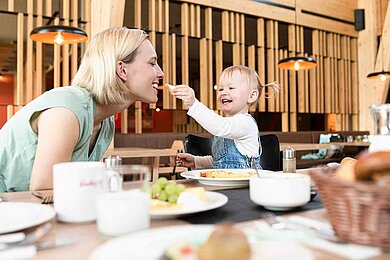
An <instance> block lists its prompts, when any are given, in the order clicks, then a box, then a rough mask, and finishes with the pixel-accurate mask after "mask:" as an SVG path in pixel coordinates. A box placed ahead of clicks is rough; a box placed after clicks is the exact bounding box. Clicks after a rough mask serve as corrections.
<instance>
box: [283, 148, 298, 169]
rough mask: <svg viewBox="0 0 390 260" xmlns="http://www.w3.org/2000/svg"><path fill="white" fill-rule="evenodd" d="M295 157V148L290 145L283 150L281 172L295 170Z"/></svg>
mask: <svg viewBox="0 0 390 260" xmlns="http://www.w3.org/2000/svg"><path fill="white" fill-rule="evenodd" d="M296 166H297V163H296V159H295V150H294V149H293V148H291V147H287V148H286V149H285V150H284V151H283V172H284V173H295V172H296Z"/></svg>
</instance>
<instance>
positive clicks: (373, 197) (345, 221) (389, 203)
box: [311, 168, 390, 251]
mask: <svg viewBox="0 0 390 260" xmlns="http://www.w3.org/2000/svg"><path fill="white" fill-rule="evenodd" d="M333 175H334V169H329V168H326V169H325V168H318V169H315V170H313V171H312V172H311V177H312V179H313V180H314V182H315V184H316V186H317V188H318V191H319V194H320V196H321V200H322V202H323V204H324V205H325V207H326V209H327V213H328V217H329V219H330V222H331V224H332V226H333V229H334V231H335V232H336V235H337V236H338V237H340V238H341V239H343V240H345V241H347V242H352V243H357V244H363V245H370V246H378V247H382V248H383V249H385V250H386V251H388V250H390V188H385V187H380V186H378V185H376V184H374V183H366V182H353V181H347V180H342V179H340V178H337V177H334V176H333Z"/></svg>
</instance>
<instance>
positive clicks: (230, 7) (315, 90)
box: [8, 0, 359, 133]
mask: <svg viewBox="0 0 390 260" xmlns="http://www.w3.org/2000/svg"><path fill="white" fill-rule="evenodd" d="M79 1H81V0H63V1H62V3H63V6H62V12H63V14H62V18H63V20H61V21H59V20H58V19H57V20H56V21H55V22H56V23H57V24H71V25H73V26H78V23H77V21H76V20H77V17H85V19H86V21H87V23H86V24H85V28H86V31H87V32H89V33H90V32H91V31H93V32H96V31H98V30H97V29H96V28H105V27H107V25H108V24H112V23H120V22H121V20H123V19H122V17H121V11H116V10H115V8H113V9H110V11H109V12H110V17H108V18H106V19H104V21H99V23H98V22H97V21H96V17H95V18H93V17H91V11H90V5H91V1H92V3H98V2H97V1H96V2H94V1H95V0H82V1H83V4H82V5H80V6H81V8H80V9H81V10H79V8H78V2H79ZM130 1H133V5H134V8H133V10H130V11H131V12H132V14H131V16H132V17H133V18H134V27H136V28H147V30H148V32H149V37H150V41H151V42H152V44H153V45H154V46H155V47H156V49H159V50H161V53H160V54H161V56H162V59H161V60H160V61H159V62H160V64H161V66H162V68H163V70H164V73H165V78H164V80H163V84H165V83H171V84H176V83H178V84H180V83H184V84H190V85H191V84H193V82H192V79H191V77H190V74H189V73H190V65H191V64H190V62H192V61H190V56H191V55H190V51H194V49H193V48H192V46H189V42H190V39H191V41H193V40H195V41H198V43H199V49H198V50H195V51H198V52H199V56H200V59H199V65H200V67H199V71H200V78H199V93H198V97H199V99H200V100H201V101H202V102H204V103H205V104H206V105H207V106H208V107H210V108H211V109H214V110H216V111H217V112H218V113H220V111H219V107H218V105H217V103H216V102H215V91H214V89H213V86H214V85H216V84H218V80H219V77H220V75H221V73H222V71H223V69H224V61H225V64H226V61H227V57H224V50H223V48H224V44H228V45H231V49H232V52H231V56H232V64H242V65H248V66H249V67H251V68H253V69H255V70H256V71H257V72H258V74H259V77H260V79H261V81H262V82H263V83H264V84H266V83H270V82H273V81H277V82H278V83H280V86H281V89H280V93H279V94H277V95H276V96H275V97H273V98H270V99H265V95H262V96H261V97H260V98H259V102H258V108H257V110H258V111H260V112H280V113H282V130H283V131H296V130H297V129H298V128H299V126H298V125H297V117H298V113H326V114H334V113H337V114H340V115H341V116H340V117H339V124H338V125H337V128H338V130H351V129H352V128H354V129H356V127H357V125H358V123H357V118H358V114H359V101H358V99H359V87H358V80H357V75H358V65H357V64H358V55H357V52H358V51H357V49H358V42H357V38H356V37H357V35H358V34H357V32H356V31H355V30H354V28H353V25H351V24H350V23H351V22H352V21H353V20H354V17H353V10H354V9H356V8H357V0H346V1H344V2H343V3H340V1H338V0H329V1H327V2H326V3H321V5H319V4H318V3H317V4H316V2H315V1H314V0H308V1H297V4H298V6H296V12H297V13H295V11H294V10H292V9H291V8H290V9H288V8H282V7H278V6H275V5H269V4H266V3H259V2H255V1H249V0H242V4H237V1H236V0H224V1H213V0H177V1H170V0H130ZM108 2H113V0H111V1H108ZM120 2H121V3H124V0H122V1H120ZM270 2H274V3H277V4H281V5H284V6H289V7H294V4H295V2H296V1H294V0H274V1H270ZM145 3H147V4H145ZM51 4H52V1H45V2H43V0H28V1H27V6H28V10H27V14H28V16H27V24H25V21H24V20H23V14H21V16H20V15H19V19H18V26H17V27H18V37H19V38H18V39H19V41H18V50H19V51H18V74H17V86H18V88H17V91H16V93H17V94H16V99H15V100H16V102H15V103H16V104H21V105H23V104H25V103H26V102H28V101H29V100H30V99H32V98H34V97H36V96H37V95H39V94H40V93H41V92H42V91H43V90H44V89H45V88H44V78H45V76H44V72H42V67H43V62H42V61H43V57H42V56H43V48H44V46H42V45H41V44H38V43H34V44H33V43H31V41H29V40H28V39H27V41H26V45H24V44H23V41H22V39H23V35H24V34H26V32H24V30H26V29H27V30H30V29H32V28H33V27H34V26H39V25H40V24H42V13H44V14H45V15H50V14H51V12H48V9H51V8H52V7H51ZM171 4H175V5H176V6H179V7H180V9H179V10H180V23H181V24H180V25H181V26H180V32H173V31H172V29H171V28H170V19H172V18H170V17H174V16H173V15H172V12H173V11H172V10H177V7H176V8H174V9H172V10H171V7H170V6H171ZM43 5H45V6H44V8H43ZM108 5H109V4H107V3H106V2H105V3H101V4H99V8H101V7H103V6H105V7H108ZM32 6H36V7H37V8H36V11H34V10H35V9H33V8H32ZM145 8H148V11H147V13H148V15H149V18H148V24H147V25H145V24H142V23H144V22H143V19H142V15H143V14H144V13H145V10H144V9H145ZM8 9H9V10H13V9H14V1H12V0H8ZM103 9H104V8H103ZM94 12H95V13H96V11H94ZM103 12H107V11H104V10H102V11H101V13H103ZM214 12H216V13H214ZM310 12H311V13H310ZM80 13H82V14H80ZM316 13H321V14H323V15H325V16H329V17H335V18H337V19H339V21H336V20H330V19H327V18H325V17H319V16H316ZM114 14H119V15H117V16H115V15H114ZM218 14H220V15H221V17H220V20H221V21H222V24H221V32H220V35H221V38H218V37H217V36H216V35H219V34H217V33H215V32H213V28H214V27H213V22H214V21H213V18H214V16H215V15H218ZM33 15H37V17H36V18H33ZM126 15H128V14H126ZM122 16H123V15H122ZM247 16H252V18H253V16H254V19H256V21H257V26H255V27H254V28H248V25H247V24H246V17H247ZM91 19H94V21H95V23H96V24H95V25H96V26H95V29H91V24H90V20H91ZM107 20H109V21H110V22H107ZM340 20H344V21H346V22H345V23H344V22H342V21H340ZM281 22H284V23H287V24H288V47H287V49H279V28H280V24H281ZM295 22H296V23H297V24H296V25H295ZM99 24H100V27H99ZM202 26H203V28H202ZM307 27H308V28H311V29H312V46H311V47H312V54H310V55H311V56H312V57H313V58H315V59H316V60H317V64H318V66H317V67H316V68H315V69H313V70H310V71H299V72H295V71H292V72H291V71H282V70H280V69H278V68H277V65H276V64H277V62H278V60H280V59H282V58H285V57H291V56H297V55H299V56H308V54H307V53H305V49H306V48H305V47H307V46H304V35H305V33H304V30H305V28H307ZM246 33H249V34H251V33H254V34H256V35H257V40H256V43H255V44H254V45H252V44H251V45H249V44H248V43H246V40H245V39H246V36H245V34H246ZM160 35H161V39H162V40H161V41H157V38H158V37H157V36H160ZM159 39H160V38H159ZM178 43H179V44H180V46H177V44H178ZM158 44H161V46H158ZM178 47H180V49H181V53H178V49H179V48H178ZM83 48H84V45H82V48H81V50H82V51H83V50H84V49H83ZM23 50H26V52H25V53H26V57H25V58H26V63H25V64H23V62H22V61H23ZM82 51H81V53H79V52H78V45H72V46H65V47H55V48H54V61H53V69H54V86H55V87H58V86H62V85H68V84H69V81H70V80H71V78H72V77H73V75H74V74H75V72H76V70H77V60H78V58H79V56H80V55H81V54H82ZM225 51H226V50H225ZM177 62H180V64H181V71H180V72H177V71H176V64H177ZM177 73H181V75H177ZM178 76H181V82H177V78H178ZM33 85H35V86H33ZM36 86H40V87H36ZM265 92H267V95H270V96H271V95H272V92H273V90H272V89H271V88H267V89H265ZM351 97H352V98H351ZM155 107H156V105H155V104H152V105H150V108H155ZM163 108H164V109H184V110H185V109H186V108H185V107H183V106H182V104H181V102H180V101H177V100H176V99H175V98H173V97H172V96H171V95H170V94H169V92H168V91H167V90H166V89H164V90H163ZM135 111H136V116H135V117H136V132H137V133H142V104H141V103H140V102H137V103H136V105H135ZM127 113H128V112H127V111H124V112H123V113H122V123H123V128H122V132H126V131H127V125H128V122H127V120H128V119H127ZM178 114H179V116H178V117H177V118H175V122H174V124H175V125H174V129H175V131H178V132H188V131H189V130H196V131H203V130H202V129H201V128H200V127H199V125H197V124H196V123H195V121H193V120H189V119H188V118H187V117H186V115H185V111H184V116H183V113H181V112H178ZM351 117H352V124H353V125H352V126H351V125H349V121H350V120H349V119H350V118H351Z"/></svg>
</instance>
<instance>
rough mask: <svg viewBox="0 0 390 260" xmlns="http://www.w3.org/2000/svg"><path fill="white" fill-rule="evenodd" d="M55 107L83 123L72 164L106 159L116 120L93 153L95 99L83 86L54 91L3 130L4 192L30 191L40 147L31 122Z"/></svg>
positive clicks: (104, 128) (0, 165)
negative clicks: (91, 148) (67, 111)
mask: <svg viewBox="0 0 390 260" xmlns="http://www.w3.org/2000/svg"><path fill="white" fill-rule="evenodd" d="M54 107H64V108H67V109H69V110H71V111H72V112H73V113H74V114H75V115H76V117H77V119H78V121H79V126H80V135H79V140H78V142H77V144H76V147H75V149H74V151H73V154H72V158H71V161H99V160H101V158H102V157H103V154H104V153H105V152H106V150H107V148H108V146H109V145H110V143H111V141H112V137H113V134H114V130H115V126H114V119H113V117H109V118H106V119H105V120H103V122H102V125H101V129H100V132H99V136H98V137H97V140H96V144H95V147H94V148H93V150H92V152H91V153H89V141H90V138H91V136H92V130H93V123H94V116H95V110H96V102H95V99H94V98H93V97H92V96H91V95H90V94H89V92H88V91H87V90H85V89H84V88H81V87H73V86H72V87H61V88H56V89H53V90H50V91H48V92H45V93H44V94H42V95H41V96H39V97H37V98H36V99H34V100H33V101H31V102H30V103H28V104H27V105H26V106H24V107H23V108H22V109H20V110H19V111H18V112H17V113H16V114H15V115H14V116H12V117H11V118H10V120H8V122H7V123H6V124H5V125H4V127H3V128H2V129H1V130H0V192H11V191H28V190H29V188H30V177H31V172H32V167H33V164H34V158H35V153H36V149H37V144H38V136H37V134H36V133H34V131H33V129H32V127H31V124H30V120H31V119H32V118H33V117H34V118H35V117H36V116H37V115H39V114H40V113H41V112H43V111H44V110H46V109H49V108H54ZM61 138H66V136H63V137H61Z"/></svg>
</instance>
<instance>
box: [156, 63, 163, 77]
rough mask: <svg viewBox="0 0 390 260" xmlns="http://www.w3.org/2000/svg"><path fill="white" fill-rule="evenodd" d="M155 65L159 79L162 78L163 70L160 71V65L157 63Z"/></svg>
mask: <svg viewBox="0 0 390 260" xmlns="http://www.w3.org/2000/svg"><path fill="white" fill-rule="evenodd" d="M157 66H158V71H157V77H158V78H159V79H162V78H164V72H163V71H162V69H161V67H160V65H157Z"/></svg>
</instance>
